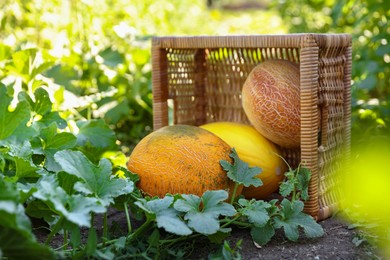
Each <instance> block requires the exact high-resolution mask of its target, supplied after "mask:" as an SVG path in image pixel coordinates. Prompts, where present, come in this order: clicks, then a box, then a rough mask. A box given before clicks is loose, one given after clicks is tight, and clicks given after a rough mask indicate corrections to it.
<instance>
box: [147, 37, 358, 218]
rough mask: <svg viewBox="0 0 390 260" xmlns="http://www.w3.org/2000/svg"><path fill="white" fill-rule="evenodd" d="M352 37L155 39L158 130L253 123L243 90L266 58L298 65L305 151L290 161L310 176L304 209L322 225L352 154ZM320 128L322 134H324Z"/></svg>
mask: <svg viewBox="0 0 390 260" xmlns="http://www.w3.org/2000/svg"><path fill="white" fill-rule="evenodd" d="M351 45H352V42H351V37H350V35H348V34H287V35H245V36H241V35H236V36H193V37H155V38H153V40H152V68H153V70H152V77H153V81H152V82H153V83H152V84H153V113H154V115H153V118H154V129H158V128H160V127H163V126H165V125H168V124H189V125H201V124H205V123H208V122H214V121H232V122H241V123H247V124H249V121H248V119H247V117H246V115H245V113H244V111H243V109H242V106H241V88H242V86H243V83H244V81H245V79H246V77H247V75H248V74H249V72H250V71H251V70H252V69H253V67H254V66H255V65H256V64H258V63H260V62H261V61H264V60H267V59H275V58H278V59H288V60H290V61H293V62H296V63H298V64H299V65H300V84H301V86H300V87H301V96H300V99H301V100H300V103H301V146H300V148H299V149H294V150H288V149H282V153H283V156H284V157H285V158H286V159H287V161H288V162H289V163H290V164H291V165H293V166H296V165H297V164H298V163H299V162H301V161H302V162H304V163H305V165H306V166H307V167H309V168H310V169H311V171H312V179H311V182H310V186H309V195H310V199H309V201H307V202H306V203H305V211H306V212H307V213H309V214H311V215H312V216H314V217H315V218H316V219H317V220H322V219H326V218H328V217H329V216H330V215H331V214H332V213H333V212H334V211H335V209H336V207H337V201H338V200H339V198H340V194H339V193H337V192H334V189H333V188H334V187H335V186H336V185H337V175H336V172H338V171H340V170H341V165H342V163H341V161H342V158H343V157H344V156H345V157H346V158H347V159H348V158H349V153H350V124H351V122H350V118H351V115H350V114H351V90H350V78H351V56H352V48H351ZM318 124H320V126H321V127H320V128H321V129H320V134H318Z"/></svg>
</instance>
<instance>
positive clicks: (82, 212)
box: [33, 175, 107, 227]
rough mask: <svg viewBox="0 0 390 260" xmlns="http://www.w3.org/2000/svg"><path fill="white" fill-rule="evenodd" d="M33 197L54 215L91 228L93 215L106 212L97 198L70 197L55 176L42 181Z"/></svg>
mask: <svg viewBox="0 0 390 260" xmlns="http://www.w3.org/2000/svg"><path fill="white" fill-rule="evenodd" d="M33 196H34V197H35V198H37V199H39V200H42V201H44V202H45V203H46V204H47V205H48V206H49V208H50V209H51V210H53V214H54V213H55V214H58V215H60V216H63V217H64V218H65V219H67V220H68V221H70V222H72V223H74V224H76V225H78V226H80V227H90V226H91V213H92V212H94V213H104V212H106V210H107V209H106V207H105V205H102V203H101V200H99V199H97V198H91V197H85V196H84V195H81V194H76V195H72V196H69V195H68V194H67V193H66V192H65V191H64V190H63V189H62V188H61V187H60V186H59V185H58V182H57V180H56V179H55V177H54V176H53V175H47V176H44V177H42V178H41V179H40V181H39V183H38V184H37V191H36V192H35V193H34V194H33Z"/></svg>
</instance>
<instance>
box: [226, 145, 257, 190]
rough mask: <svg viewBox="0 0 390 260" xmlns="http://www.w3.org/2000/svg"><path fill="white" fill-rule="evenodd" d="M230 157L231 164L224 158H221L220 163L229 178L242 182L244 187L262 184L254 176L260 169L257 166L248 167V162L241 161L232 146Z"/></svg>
mask: <svg viewBox="0 0 390 260" xmlns="http://www.w3.org/2000/svg"><path fill="white" fill-rule="evenodd" d="M230 157H231V158H233V160H234V163H233V164H230V163H229V162H228V161H224V160H221V161H220V164H221V166H222V168H223V169H224V170H225V171H226V172H227V176H228V177H229V178H230V179H231V180H233V181H235V182H237V183H239V184H242V185H244V186H245V187H249V186H251V185H252V186H255V187H259V186H261V185H263V182H262V181H261V180H260V179H259V178H256V176H257V175H259V174H260V173H261V171H262V170H261V169H260V168H259V167H249V164H248V163H246V162H244V161H241V159H240V158H239V157H238V155H237V152H236V150H235V149H234V148H232V153H231V154H230Z"/></svg>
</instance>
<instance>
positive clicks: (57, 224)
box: [45, 216, 64, 245]
mask: <svg viewBox="0 0 390 260" xmlns="http://www.w3.org/2000/svg"><path fill="white" fill-rule="evenodd" d="M63 221H64V217H62V216H61V217H60V219H59V220H58V221H57V223H56V224H55V225H54V227H53V229H52V230H51V232H50V234H49V236H48V237H47V238H46V241H45V245H48V244H49V243H50V242H51V240H52V239H53V237H54V235H55V234H57V232H58V231H59V230H60V228H61V225H62V222H63Z"/></svg>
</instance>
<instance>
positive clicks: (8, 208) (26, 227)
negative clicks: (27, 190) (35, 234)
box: [0, 175, 32, 237]
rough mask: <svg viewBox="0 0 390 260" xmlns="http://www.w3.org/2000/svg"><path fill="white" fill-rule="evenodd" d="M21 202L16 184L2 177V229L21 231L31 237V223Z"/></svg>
mask: <svg viewBox="0 0 390 260" xmlns="http://www.w3.org/2000/svg"><path fill="white" fill-rule="evenodd" d="M19 201H20V195H19V191H18V190H17V187H16V184H15V183H10V182H7V181H6V180H5V179H4V178H3V176H2V175H0V227H1V226H6V227H9V228H11V229H15V230H19V231H20V232H21V233H23V234H24V236H26V237H30V236H32V233H31V223H30V220H29V219H28V217H27V216H26V214H25V211H24V207H23V205H22V204H20V203H19Z"/></svg>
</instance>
